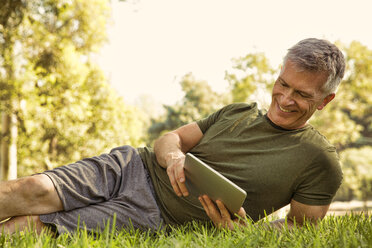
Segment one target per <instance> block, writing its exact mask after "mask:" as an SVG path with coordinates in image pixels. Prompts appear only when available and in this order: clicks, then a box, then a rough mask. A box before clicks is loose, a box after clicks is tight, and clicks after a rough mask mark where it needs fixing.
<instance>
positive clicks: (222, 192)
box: [184, 153, 247, 213]
mask: <svg viewBox="0 0 372 248" xmlns="http://www.w3.org/2000/svg"><path fill="white" fill-rule="evenodd" d="M184 169H185V176H186V187H187V189H188V191H189V193H190V194H191V195H194V196H196V197H198V196H200V195H208V196H209V198H211V199H212V200H213V201H216V200H220V201H222V202H223V203H224V205H225V206H226V208H227V209H228V210H229V211H230V213H237V212H238V211H239V209H240V208H241V206H242V205H243V202H244V200H245V198H246V196H247V193H246V192H245V191H244V190H243V189H241V188H240V187H239V186H237V185H236V184H234V183H233V182H231V181H230V180H229V179H227V178H226V177H224V176H222V175H221V174H220V173H219V172H217V171H216V170H214V169H213V168H211V167H210V166H209V165H207V164H206V163H204V162H203V161H201V160H200V159H198V158H197V157H195V156H194V155H192V154H191V153H187V154H186V159H185V167H184Z"/></svg>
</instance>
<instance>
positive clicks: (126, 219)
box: [40, 146, 163, 233]
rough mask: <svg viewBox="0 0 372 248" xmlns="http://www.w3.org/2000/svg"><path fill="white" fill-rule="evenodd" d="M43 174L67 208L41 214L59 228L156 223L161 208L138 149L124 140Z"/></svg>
mask: <svg viewBox="0 0 372 248" xmlns="http://www.w3.org/2000/svg"><path fill="white" fill-rule="evenodd" d="M43 174H45V175H47V176H49V178H50V179H51V180H52V181H53V183H54V186H55V188H56V190H57V193H58V195H59V197H60V199H61V201H62V204H63V207H64V211H61V212H56V213H52V214H46V215H41V216H40V220H41V221H42V222H43V223H45V224H52V225H54V226H55V227H56V229H57V231H58V233H63V232H71V231H74V230H76V229H77V228H78V223H79V228H84V227H86V229H87V230H89V231H100V230H103V229H104V228H105V227H106V224H107V223H108V221H110V225H112V223H113V217H114V215H116V228H118V229H120V228H128V227H134V228H136V229H155V230H156V229H158V228H160V227H161V225H162V222H163V220H162V218H161V216H160V210H159V207H158V205H157V203H156V200H155V195H154V194H155V193H154V190H153V187H152V183H151V180H150V177H149V174H148V172H147V170H146V168H145V166H144V164H143V162H142V160H141V158H140V156H139V154H138V152H137V150H136V149H134V148H132V147H130V146H122V147H118V148H115V149H113V150H112V151H111V152H110V153H109V154H103V155H100V156H98V157H92V158H87V159H83V160H81V161H78V162H76V163H73V164H69V165H66V166H62V167H58V168H55V169H53V170H50V171H45V172H44V173H43Z"/></svg>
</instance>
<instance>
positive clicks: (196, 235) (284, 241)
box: [0, 214, 372, 248]
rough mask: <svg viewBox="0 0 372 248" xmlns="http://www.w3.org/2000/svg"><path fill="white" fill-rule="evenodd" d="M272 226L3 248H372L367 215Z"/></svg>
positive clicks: (37, 241) (15, 242)
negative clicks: (283, 227)
mask: <svg viewBox="0 0 372 248" xmlns="http://www.w3.org/2000/svg"><path fill="white" fill-rule="evenodd" d="M267 221H268V219H267V220H264V221H262V222H259V223H256V224H252V225H248V226H247V227H246V228H243V229H240V230H236V231H229V230H217V229H215V228H214V227H213V226H211V225H208V224H201V223H197V222H192V223H189V224H188V225H184V226H181V227H177V228H175V227H173V228H170V230H169V231H167V232H165V231H160V232H158V233H150V232H143V231H138V230H133V229H131V230H122V231H120V232H116V231H109V228H107V229H106V230H105V231H104V232H102V233H99V234H96V235H92V234H89V233H88V232H87V231H86V230H79V231H77V232H74V233H71V234H63V235H60V236H58V237H53V236H52V235H51V234H47V233H43V234H41V235H36V234H35V233H32V232H26V233H17V234H14V235H12V236H10V235H3V236H2V235H0V247H17V248H18V247H45V248H47V247H48V248H49V247H56V248H63V247H224V248H225V247H233V248H239V247H372V223H371V217H370V216H369V217H368V216H367V215H364V214H350V215H345V216H338V217H334V216H328V217H326V218H325V219H324V220H323V221H322V222H320V223H319V224H318V226H316V227H315V226H313V225H311V224H307V225H305V226H304V227H302V228H294V229H293V230H281V231H279V230H276V229H274V228H271V227H267V226H266V225H265V222H267Z"/></svg>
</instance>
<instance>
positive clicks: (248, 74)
mask: <svg viewBox="0 0 372 248" xmlns="http://www.w3.org/2000/svg"><path fill="white" fill-rule="evenodd" d="M233 62H234V66H233V69H234V70H233V71H232V72H227V73H226V77H225V78H226V80H227V81H228V82H229V83H230V87H231V94H232V98H233V102H246V101H250V100H253V99H255V100H257V98H253V99H252V96H255V95H257V93H258V91H257V90H259V89H264V90H271V88H272V86H273V85H274V82H275V78H274V76H275V74H276V73H277V70H275V69H273V68H272V67H271V65H270V63H269V60H268V59H267V58H266V56H265V55H264V54H263V53H251V54H247V55H246V56H245V57H240V58H237V59H234V60H233Z"/></svg>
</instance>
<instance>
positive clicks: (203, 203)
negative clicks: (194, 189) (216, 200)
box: [198, 196, 209, 216]
mask: <svg viewBox="0 0 372 248" xmlns="http://www.w3.org/2000/svg"><path fill="white" fill-rule="evenodd" d="M198 199H199V201H200V203H201V205H202V206H203V208H204V211H205V212H206V213H207V215H208V216H209V208H208V206H207V204H206V203H205V201H204V199H203V197H201V196H199V198H198Z"/></svg>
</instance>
